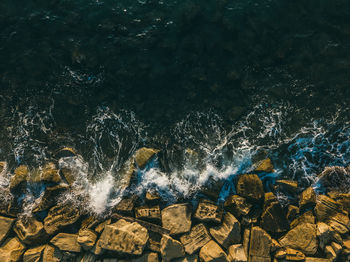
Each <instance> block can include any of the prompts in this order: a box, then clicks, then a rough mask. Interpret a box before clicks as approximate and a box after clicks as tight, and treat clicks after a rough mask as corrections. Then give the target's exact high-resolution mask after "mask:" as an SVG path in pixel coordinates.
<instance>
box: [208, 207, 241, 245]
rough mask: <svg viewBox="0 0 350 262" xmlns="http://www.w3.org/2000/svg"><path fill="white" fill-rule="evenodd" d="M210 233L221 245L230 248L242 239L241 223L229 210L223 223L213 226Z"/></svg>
mask: <svg viewBox="0 0 350 262" xmlns="http://www.w3.org/2000/svg"><path fill="white" fill-rule="evenodd" d="M210 234H211V235H212V236H213V237H214V238H215V240H216V241H217V242H218V243H219V244H220V245H222V246H223V247H225V248H228V247H229V246H230V245H233V244H237V243H239V242H240V241H241V225H240V223H239V221H238V220H237V219H236V218H235V217H234V216H233V215H232V214H231V213H229V212H227V213H226V214H225V216H224V219H223V222H222V224H221V225H219V226H217V227H213V228H211V229H210Z"/></svg>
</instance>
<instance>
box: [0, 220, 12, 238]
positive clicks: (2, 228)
mask: <svg viewBox="0 0 350 262" xmlns="http://www.w3.org/2000/svg"><path fill="white" fill-rule="evenodd" d="M14 222H15V219H14V218H8V217H2V216H0V243H2V242H3V241H4V240H5V238H6V237H7V235H8V234H9V233H10V230H11V228H12V225H13V223H14Z"/></svg>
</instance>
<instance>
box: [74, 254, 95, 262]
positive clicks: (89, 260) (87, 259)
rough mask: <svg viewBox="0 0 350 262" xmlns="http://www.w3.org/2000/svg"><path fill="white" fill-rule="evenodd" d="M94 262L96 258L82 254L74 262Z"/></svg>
mask: <svg viewBox="0 0 350 262" xmlns="http://www.w3.org/2000/svg"><path fill="white" fill-rule="evenodd" d="M95 261H96V256H95V255H94V254H92V253H84V254H81V255H80V256H79V257H78V258H77V260H76V262H95Z"/></svg>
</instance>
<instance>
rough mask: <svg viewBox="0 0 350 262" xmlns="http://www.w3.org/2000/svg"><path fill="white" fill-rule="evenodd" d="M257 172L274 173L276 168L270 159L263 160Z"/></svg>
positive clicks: (257, 166) (259, 163) (258, 165)
mask: <svg viewBox="0 0 350 262" xmlns="http://www.w3.org/2000/svg"><path fill="white" fill-rule="evenodd" d="M254 171H256V172H266V173H273V172H274V168H273V164H272V162H271V159H270V158H267V159H264V160H261V161H260V162H258V163H257V164H256V168H255V170H254Z"/></svg>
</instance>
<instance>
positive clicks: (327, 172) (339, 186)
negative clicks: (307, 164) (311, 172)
mask: <svg viewBox="0 0 350 262" xmlns="http://www.w3.org/2000/svg"><path fill="white" fill-rule="evenodd" d="M318 179H319V180H318V182H319V184H321V185H322V186H323V187H324V189H325V190H326V191H327V192H329V191H337V192H340V193H348V191H349V187H348V182H349V181H350V174H348V173H347V172H346V169H345V168H344V167H339V166H332V167H326V168H325V169H324V170H323V172H322V173H321V174H319V175H318Z"/></svg>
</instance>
